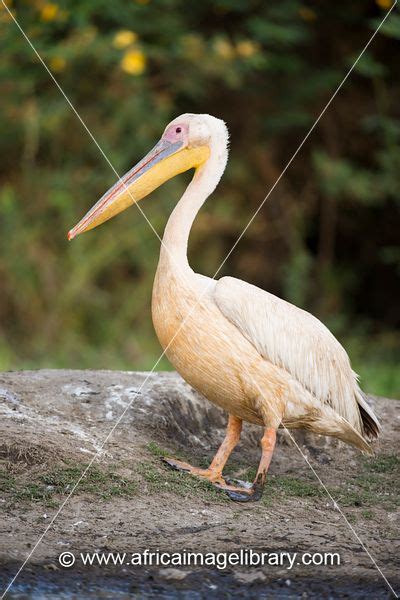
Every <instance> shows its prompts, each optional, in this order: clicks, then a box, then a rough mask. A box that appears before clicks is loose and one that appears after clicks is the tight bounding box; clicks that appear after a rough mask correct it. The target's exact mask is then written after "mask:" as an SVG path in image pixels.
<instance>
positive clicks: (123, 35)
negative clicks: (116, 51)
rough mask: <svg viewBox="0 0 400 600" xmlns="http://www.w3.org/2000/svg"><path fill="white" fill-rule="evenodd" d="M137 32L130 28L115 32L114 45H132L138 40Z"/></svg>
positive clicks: (119, 46) (120, 46)
mask: <svg viewBox="0 0 400 600" xmlns="http://www.w3.org/2000/svg"><path fill="white" fill-rule="evenodd" d="M137 37H138V36H137V34H136V33H135V32H134V31H129V30H128V29H122V30H121V31H118V33H116V34H115V36H114V40H113V45H114V46H115V48H120V49H121V48H126V47H127V46H130V45H131V44H133V43H134V42H136V40H137Z"/></svg>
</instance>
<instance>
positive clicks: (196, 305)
mask: <svg viewBox="0 0 400 600" xmlns="http://www.w3.org/2000/svg"><path fill="white" fill-rule="evenodd" d="M227 159H228V130H227V127H226V125H225V123H224V122H223V121H222V120H220V119H217V118H215V117H212V116H210V115H206V114H201V115H196V114H184V115H182V116H180V117H178V118H176V119H174V120H173V121H172V122H171V123H170V124H169V125H168V126H167V127H166V129H165V131H164V133H163V135H162V137H161V139H160V141H159V142H158V143H157V144H156V146H155V147H154V148H153V149H152V150H151V151H150V152H149V153H148V154H147V155H146V156H145V158H144V159H142V160H141V161H140V162H139V163H138V164H137V165H136V166H135V167H133V168H132V169H131V170H130V171H129V172H128V173H126V175H124V177H122V178H121V179H120V180H119V181H118V182H117V183H116V184H115V185H114V186H113V187H111V189H110V190H109V191H108V192H107V193H106V194H105V195H104V196H103V197H102V198H101V199H100V200H99V201H98V202H97V203H96V204H95V205H94V206H93V207H92V208H91V209H90V210H89V211H88V212H87V214H86V215H85V216H84V217H83V218H82V219H81V221H80V222H79V223H78V224H77V225H76V226H75V227H74V228H73V229H72V230H71V231H70V232H69V233H68V238H69V239H72V238H74V237H75V236H77V235H78V234H81V233H83V232H85V231H88V230H90V229H92V228H94V227H97V226H98V225H100V224H101V223H103V222H104V221H107V220H108V219H110V218H111V217H113V216H114V215H116V214H118V213H120V212H121V211H123V210H125V209H126V208H127V207H128V206H130V205H132V204H133V203H136V202H139V200H141V199H142V198H144V197H145V196H147V195H149V194H150V193H151V192H152V191H153V190H155V189H156V188H158V187H159V186H160V185H161V184H163V183H164V182H165V181H167V180H168V179H170V178H172V177H174V176H175V175H178V174H179V173H183V172H184V171H187V170H189V169H194V175H193V178H192V180H191V182H190V184H189V185H188V187H187V188H186V191H185V192H184V194H183V196H182V198H181V199H180V201H179V202H178V204H177V205H176V206H175V208H174V210H173V212H172V214H171V216H170V218H169V220H168V223H167V225H166V228H165V232H164V236H163V240H162V244H161V252H160V258H159V263H158V267H157V272H156V276H155V281H154V286H153V295H152V318H153V323H154V328H155V330H156V332H157V336H158V339H159V341H160V343H161V346H162V347H163V349H164V351H165V353H166V355H167V357H168V359H169V361H170V362H171V363H172V365H173V366H174V367H175V369H176V370H177V371H178V373H180V375H181V376H182V377H183V379H185V380H186V381H187V382H188V383H189V384H190V385H191V386H192V387H193V388H194V389H196V390H197V391H198V392H200V393H201V394H202V395H203V396H205V397H206V398H207V399H208V400H209V401H211V402H213V403H214V404H216V405H218V406H219V407H221V408H222V409H224V410H225V411H226V412H227V413H228V424H227V431H226V435H225V438H224V440H223V442H222V444H221V446H220V447H219V449H218V451H217V453H216V454H215V456H214V458H213V460H212V462H211V464H210V466H209V467H208V468H207V469H200V468H198V467H195V466H192V465H190V464H188V463H185V462H183V461H179V460H176V459H175V458H169V457H164V460H165V461H166V462H167V463H168V464H169V465H170V466H171V467H173V468H175V469H179V470H182V471H186V472H189V473H191V474H192V475H193V476H197V477H200V478H202V479H206V480H208V481H209V482H211V483H212V484H213V485H215V486H216V487H218V488H220V489H223V490H225V491H226V493H227V494H228V496H229V497H230V498H231V499H232V500H235V501H238V502H247V501H255V500H259V499H260V498H261V495H262V492H263V488H264V484H265V481H266V474H267V471H268V468H269V465H270V462H271V458H272V454H273V451H274V447H275V442H276V432H277V429H278V428H279V427H285V428H289V429H295V428H304V429H307V430H309V431H312V432H314V433H317V434H322V435H326V436H334V437H336V438H338V439H339V440H342V441H344V442H346V443H348V444H351V445H353V446H355V447H357V448H359V449H360V450H361V451H362V452H364V453H368V454H371V453H372V448H371V443H370V442H371V441H372V440H373V439H375V438H377V437H378V434H379V431H380V425H379V422H378V419H377V417H376V416H375V414H374V413H373V411H372V409H371V408H370V407H369V405H368V404H367V402H366V401H365V399H364V397H363V394H362V392H361V389H360V387H359V385H358V382H357V375H356V373H354V371H353V370H352V368H351V365H350V360H349V357H348V355H347V353H346V351H345V350H344V348H343V347H342V346H341V344H340V343H339V342H338V341H337V340H336V338H335V337H334V336H333V334H332V333H331V332H330V331H329V330H328V329H327V328H326V327H325V325H323V323H322V322H321V321H319V320H318V319H317V318H316V317H314V316H313V315H311V314H310V313H308V312H306V311H304V310H302V309H300V308H298V307H296V306H294V305H292V304H289V303H288V302H286V301H285V300H282V299H281V298H278V297H276V296H274V295H272V294H270V293H268V292H266V291H264V290H261V289H259V288H258V287H255V286H254V285H251V284H249V283H246V282H244V281H241V280H239V279H235V278H233V277H222V278H221V279H219V280H215V279H211V278H209V277H205V276H204V275H200V274H198V273H195V272H194V271H193V270H192V269H191V268H190V266H189V263H188V259H187V246H188V239H189V234H190V230H191V227H192V224H193V221H194V219H195V218H196V215H197V213H198V211H199V209H200V208H201V206H202V205H203V203H204V202H205V201H206V199H207V198H208V197H209V196H210V194H211V193H212V192H213V191H214V190H215V188H216V186H217V184H218V182H219V180H220V179H221V176H222V174H223V172H224V170H225V167H226V163H227ZM243 421H247V422H250V423H256V424H258V425H261V426H262V427H263V435H262V437H261V459H260V463H259V466H258V470H257V474H256V477H255V480H254V482H253V483H252V484H247V485H246V484H244V483H243V482H237V481H232V480H229V479H226V478H225V477H224V476H223V469H224V467H225V464H226V462H227V460H228V458H229V455H230V454H231V452H232V450H233V449H234V448H235V446H236V445H237V443H238V441H239V438H240V433H241V429H242V422H243Z"/></svg>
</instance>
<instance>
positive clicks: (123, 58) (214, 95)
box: [0, 0, 400, 395]
mask: <svg viewBox="0 0 400 600" xmlns="http://www.w3.org/2000/svg"><path fill="white" fill-rule="evenodd" d="M8 5H9V6H10V8H11V9H12V11H13V13H14V14H15V16H16V18H17V19H18V20H19V22H20V24H21V26H22V27H23V28H24V29H25V30H26V32H27V34H28V36H29V37H30V38H31V39H32V41H33V43H34V44H35V45H36V47H37V49H38V51H39V53H40V54H41V55H42V57H43V58H44V60H45V61H46V63H47V64H48V66H49V68H50V69H51V71H52V72H53V73H54V75H55V76H56V78H57V79H58V80H59V82H60V84H61V85H62V87H63V89H64V90H65V91H66V93H67V94H68V96H69V97H70V99H71V101H72V102H73V104H74V105H75V106H76V107H77V109H78V111H79V112H80V114H81V116H82V118H83V119H84V121H85V122H86V123H87V126H88V127H89V129H90V130H91V131H92V132H93V134H94V136H95V137H96V139H97V140H98V142H99V144H100V145H101V147H102V148H103V149H104V152H105V153H106V155H107V156H108V157H109V158H110V160H111V162H112V164H113V165H114V167H115V169H116V170H117V171H118V173H120V174H123V173H124V172H125V171H126V170H127V169H128V168H130V166H131V165H132V164H133V163H135V162H136V161H137V160H138V159H139V158H141V157H142V156H143V154H144V153H145V152H147V150H148V149H149V148H150V147H151V146H152V145H153V144H154V143H155V141H156V140H157V139H158V138H159V136H160V134H161V133H162V131H163V129H164V127H165V125H166V124H167V123H168V121H169V120H171V119H172V118H173V117H175V116H177V115H178V114H180V113H182V112H208V113H211V114H214V115H216V116H219V117H221V118H223V119H224V120H225V121H226V122H227V124H228V126H229V129H230V132H231V155H230V162H229V166H228V168H227V172H226V174H225V176H224V178H223V180H222V183H221V185H220V186H219V188H218V190H217V192H216V193H215V194H214V195H213V197H212V198H211V199H210V200H209V202H208V203H207V206H206V208H205V209H204V210H203V211H202V212H201V214H200V215H199V217H198V220H197V222H196V224H195V227H194V230H193V234H192V238H191V247H190V259H191V262H192V265H193V266H194V268H196V269H197V270H199V271H200V272H202V273H204V274H207V275H213V274H214V272H215V270H216V269H217V268H218V266H219V264H220V262H221V261H222V259H223V258H224V256H225V255H226V253H227V252H228V251H229V249H230V248H231V246H232V245H233V243H234V242H235V240H236V238H237V236H238V235H239V234H240V232H241V231H242V228H243V227H244V225H245V224H246V223H247V221H248V220H249V218H250V216H251V215H252V214H253V212H254V211H255V209H256V208H257V207H258V205H259V204H260V202H261V200H262V199H263V198H264V197H265V195H266V194H267V192H268V190H269V189H270V187H271V185H272V184H273V183H274V182H275V180H276V178H277V176H278V175H279V173H280V172H281V170H282V168H283V167H284V166H285V164H286V163H287V161H288V159H289V158H290V157H291V155H292V153H293V152H294V150H295V149H296V148H297V146H298V144H299V142H300V141H301V140H302V138H303V137H304V135H305V133H306V131H307V130H308V128H309V127H310V126H311V124H312V123H313V121H314V119H315V117H316V115H318V114H319V112H320V111H321V109H322V107H323V106H324V104H325V103H326V102H327V100H328V99H329V97H330V95H331V94H332V92H333V90H334V89H335V87H336V86H337V85H338V83H339V82H340V81H341V79H342V78H343V76H344V74H345V72H346V70H347V69H348V68H349V66H350V65H351V64H352V62H353V61H354V60H355V58H356V56H357V55H358V53H359V52H360V50H361V48H362V47H363V45H364V44H365V42H366V41H367V39H368V37H369V36H370V35H371V34H372V31H373V30H374V29H375V28H376V27H377V25H378V23H379V21H380V20H381V19H382V18H383V16H384V14H385V11H387V10H388V9H389V8H390V5H391V2H388V1H386V0H376V2H375V1H371V2H365V1H364V0H363V1H361V0H355V1H354V2H351V3H348V2H338V3H332V2H328V1H318V0H315V1H310V2H302V1H298V0H282V1H280V2H264V1H262V0H250V1H249V0H218V1H213V2H211V1H207V0H203V1H202V2H198V0H196V1H195V0H136V1H134V0H113V2H109V1H105V0H97V1H96V2H93V1H92V0H69V1H68V2H58V3H49V2H45V1H41V0H36V1H35V0H32V1H28V0H25V1H23V0H21V1H20V2H13V3H12V2H8ZM399 38H400V15H399V13H398V11H394V12H393V13H392V14H391V16H390V17H389V19H388V21H387V23H386V24H385V25H384V27H383V28H382V30H381V33H380V34H379V35H378V36H377V37H376V38H375V40H374V42H373V44H372V45H371V47H370V49H369V50H368V51H367V53H366V54H365V55H364V56H363V58H362V60H361V61H360V62H359V64H358V66H357V68H356V70H355V72H354V73H353V74H352V75H351V78H350V79H349V80H348V81H347V83H346V84H345V86H344V87H343V89H342V90H341V92H340V94H339V95H338V96H337V98H336V99H335V101H334V103H333V104H332V106H331V107H330V108H329V110H328V111H327V113H326V115H325V116H324V118H323V119H322V121H321V122H320V124H319V125H318V127H317V129H316V130H315V131H314V132H313V133H312V136H311V137H310V139H309V140H308V141H307V143H306V144H305V146H304V148H303V149H302V150H301V152H300V154H299V155H298V157H297V158H296V160H295V161H294V162H293V164H292V166H291V167H290V169H289V170H288V172H287V174H286V175H285V177H284V178H283V179H282V180H281V182H280V183H279V185H278V186H277V188H276V189H275V190H274V192H273V193H272V195H271V197H270V198H269V200H268V202H267V203H266V204H265V206H264V208H263V209H262V211H261V212H260V213H259V215H258V216H257V218H256V219H255V221H254V223H253V224H252V226H251V227H250V228H249V229H248V231H247V233H246V235H245V237H244V238H243V240H242V241H241V242H240V244H239V246H238V247H237V249H235V251H234V252H233V253H232V255H231V256H230V258H229V260H228V261H227V263H226V264H225V266H224V268H223V270H222V272H221V274H226V273H230V274H232V275H234V276H237V277H241V278H243V279H246V280H247V281H249V282H252V283H254V284H256V285H259V286H261V287H263V288H265V289H268V290H270V291H271V292H273V293H276V294H278V295H280V296H282V297H284V298H286V299H288V300H289V301H291V302H294V303H296V304H297V305H299V306H301V307H303V308H306V309H307V310H311V311H312V312H313V313H314V314H316V315H318V316H319V317H320V318H321V319H322V320H323V321H324V322H325V323H326V324H327V325H328V326H329V327H331V328H332V329H333V331H334V332H335V334H336V335H337V336H338V337H339V339H340V340H341V341H342V342H344V343H345V345H346V347H347V349H348V350H349V352H350V355H351V357H352V359H353V362H354V366H355V368H356V369H358V370H359V372H360V373H361V376H362V384H363V386H364V388H366V389H368V390H370V391H375V392H378V393H381V394H387V395H396V394H398V393H399V392H400V375H399V372H398V369H397V368H396V367H397V363H398V358H399V355H400V350H399V336H398V326H399V310H398V303H399V294H398V276H399V270H400V250H399V246H398V237H399V233H398V232H399V210H398V209H399V172H400V153H399V143H400V104H399V102H398V98H399V91H400V90H399V88H400V84H399V61H398V46H399ZM0 50H1V61H0V77H1V81H0V103H1V114H0V130H1V136H0V151H1V157H2V160H1V165H0V168H1V173H0V184H1V188H0V282H1V283H0V285H1V290H0V292H1V297H0V368H1V369H20V368H30V367H33V368H38V367H45V366H46V367H71V368H83V367H92V368H130V369H146V368H151V367H152V365H153V363H154V362H155V360H156V359H157V357H158V356H159V353H160V348H159V345H158V342H157V339H156V336H155V334H154V332H153V328H152V324H151V314H150V296H151V286H152V281H153V276H154V272H155V269H156V263H157V259H158V253H159V241H158V240H157V238H156V236H155V235H154V233H153V232H152V231H151V229H150V228H149V226H148V224H147V223H146V222H145V220H144V219H143V217H142V216H141V215H140V214H139V212H138V211H137V209H136V208H135V207H132V208H131V209H130V210H129V211H127V212H126V213H123V215H121V216H119V217H118V218H116V219H115V220H114V221H113V222H112V223H109V224H108V225H107V226H104V227H101V228H99V229H98V230H95V231H93V232H91V233H90V234H87V235H84V236H82V237H80V238H78V239H77V240H76V241H75V242H74V243H72V244H69V243H68V242H67V240H66V232H67V231H68V229H70V228H71V226H73V225H74V224H75V223H76V222H77V221H78V220H79V218H80V217H81V216H82V215H83V214H84V212H85V211H86V210H87V209H88V208H89V207H90V206H91V205H92V204H93V203H94V202H95V201H96V200H97V199H98V198H99V197H100V196H101V195H102V194H103V192H104V191H105V190H106V189H107V188H108V187H109V186H110V185H111V184H112V183H113V182H114V181H115V174H114V173H113V171H112V169H111V168H110V166H109V165H108V164H107V163H106V161H105V160H104V158H103V157H102V156H101V154H100V152H99V150H98V148H97V147H96V146H95V144H94V143H93V142H92V141H91V139H90V138H89V136H88V134H87V133H86V132H85V131H84V129H83V128H82V125H81V124H80V123H79V121H78V120H77V118H76V116H75V115H74V114H73V112H72V111H71V109H70V107H69V106H68V104H67V103H66V101H65V99H64V98H63V97H62V95H61V94H60V92H59V91H58V90H57V88H56V86H55V85H54V83H53V82H52V81H51V79H50V77H49V75H48V74H47V73H46V71H45V70H44V69H43V67H42V66H41V65H40V64H39V63H38V60H37V58H36V57H35V55H34V53H33V52H32V49H31V48H29V46H28V45H27V43H26V41H25V40H24V39H23V38H22V36H21V33H20V32H19V31H18V29H17V28H16V26H15V24H14V23H13V22H12V21H11V20H10V17H9V16H8V15H7V13H6V11H5V10H4V8H3V7H1V9H0ZM187 182H188V177H187V176H186V177H185V176H182V177H180V178H178V179H176V180H173V181H171V182H170V183H168V184H167V185H165V186H164V187H163V188H162V189H161V190H159V191H158V192H156V193H155V194H153V196H152V197H151V198H148V199H146V200H145V201H144V202H143V203H142V205H141V208H143V210H144V211H145V213H146V215H147V217H148V218H149V220H150V221H151V223H152V224H153V226H154V227H155V229H156V230H157V231H158V233H159V234H160V235H162V231H163V228H164V225H165V222H166V219H167V217H168V214H169V213H170V211H171V209H172V207H173V205H174V203H175V202H176V200H177V199H178V197H179V195H180V194H181V193H182V191H183V189H184V186H185V185H186V184H187ZM162 366H163V367H164V368H165V367H167V362H166V361H163V363H162Z"/></svg>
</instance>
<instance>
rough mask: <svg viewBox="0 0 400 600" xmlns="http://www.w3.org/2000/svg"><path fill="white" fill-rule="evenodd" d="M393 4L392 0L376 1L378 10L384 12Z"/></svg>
mask: <svg viewBox="0 0 400 600" xmlns="http://www.w3.org/2000/svg"><path fill="white" fill-rule="evenodd" d="M393 2H394V0H376V3H377V5H378V6H379V8H383V9H384V10H388V9H389V8H390V7H391V6H392V4H393Z"/></svg>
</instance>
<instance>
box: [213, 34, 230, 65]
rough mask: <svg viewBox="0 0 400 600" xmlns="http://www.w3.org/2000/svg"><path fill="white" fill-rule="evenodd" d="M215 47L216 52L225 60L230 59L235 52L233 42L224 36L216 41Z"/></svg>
mask: <svg viewBox="0 0 400 600" xmlns="http://www.w3.org/2000/svg"><path fill="white" fill-rule="evenodd" d="M214 49H215V52H216V53H217V54H219V56H220V57H221V58H224V59H225V60H230V59H231V58H233V56H234V54H235V52H234V49H233V46H232V44H231V43H230V42H228V40H224V39H222V38H220V39H219V40H216V41H215V43H214Z"/></svg>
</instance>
